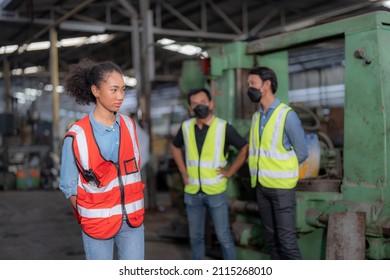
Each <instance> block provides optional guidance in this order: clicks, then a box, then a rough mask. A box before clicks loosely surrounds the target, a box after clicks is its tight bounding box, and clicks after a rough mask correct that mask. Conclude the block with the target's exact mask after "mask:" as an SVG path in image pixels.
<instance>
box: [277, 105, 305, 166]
mask: <svg viewBox="0 0 390 280" xmlns="http://www.w3.org/2000/svg"><path fill="white" fill-rule="evenodd" d="M284 131H285V135H284V136H285V137H287V139H284V140H288V142H289V144H290V145H291V146H292V148H293V149H294V151H295V153H296V155H297V157H298V162H299V164H301V163H302V162H304V161H305V159H307V157H308V156H309V152H308V149H307V143H306V136H305V131H304V130H303V127H302V123H301V120H300V119H299V118H298V116H297V114H296V113H295V112H294V111H290V112H288V114H287V118H286V124H285V128H284ZM286 142H287V141H283V144H284V146H285V148H286V149H291V146H290V147H286ZM288 142H287V143H288ZM287 145H288V144H287Z"/></svg>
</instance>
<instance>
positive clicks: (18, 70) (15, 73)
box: [11, 68, 23, 76]
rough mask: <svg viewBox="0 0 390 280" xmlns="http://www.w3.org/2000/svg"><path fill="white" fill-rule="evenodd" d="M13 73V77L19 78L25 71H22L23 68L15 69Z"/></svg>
mask: <svg viewBox="0 0 390 280" xmlns="http://www.w3.org/2000/svg"><path fill="white" fill-rule="evenodd" d="M11 73H12V75H15V76H19V75H22V74H23V69H21V68H17V69H13V70H12V71H11Z"/></svg>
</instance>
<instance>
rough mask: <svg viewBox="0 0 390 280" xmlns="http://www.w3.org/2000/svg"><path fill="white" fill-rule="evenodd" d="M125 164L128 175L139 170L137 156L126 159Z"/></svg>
mask: <svg viewBox="0 0 390 280" xmlns="http://www.w3.org/2000/svg"><path fill="white" fill-rule="evenodd" d="M123 164H124V166H125V172H126V175H129V174H132V173H136V172H138V166H137V161H136V160H135V158H132V159H129V160H125V161H124V162H123Z"/></svg>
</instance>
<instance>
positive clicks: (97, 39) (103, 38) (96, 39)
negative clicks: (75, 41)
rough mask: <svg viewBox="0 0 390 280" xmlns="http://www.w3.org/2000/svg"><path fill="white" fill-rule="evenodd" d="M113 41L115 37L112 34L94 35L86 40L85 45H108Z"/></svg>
mask: <svg viewBox="0 0 390 280" xmlns="http://www.w3.org/2000/svg"><path fill="white" fill-rule="evenodd" d="M112 39H114V35H112V34H100V35H93V36H91V37H89V38H88V39H87V40H86V42H85V44H98V43H107V42H108V41H110V40H112Z"/></svg>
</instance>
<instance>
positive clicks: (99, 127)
mask: <svg viewBox="0 0 390 280" xmlns="http://www.w3.org/2000/svg"><path fill="white" fill-rule="evenodd" d="M94 110H95V109H93V110H92V111H91V112H90V113H89V119H90V121H91V124H92V128H93V130H94V131H95V132H96V133H97V134H99V135H104V134H105V133H107V132H110V131H112V130H113V129H114V128H115V127H119V113H116V116H115V122H114V125H113V126H112V127H111V126H107V125H104V124H102V123H99V122H98V121H96V119H95V118H94V117H93V112H94Z"/></svg>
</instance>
